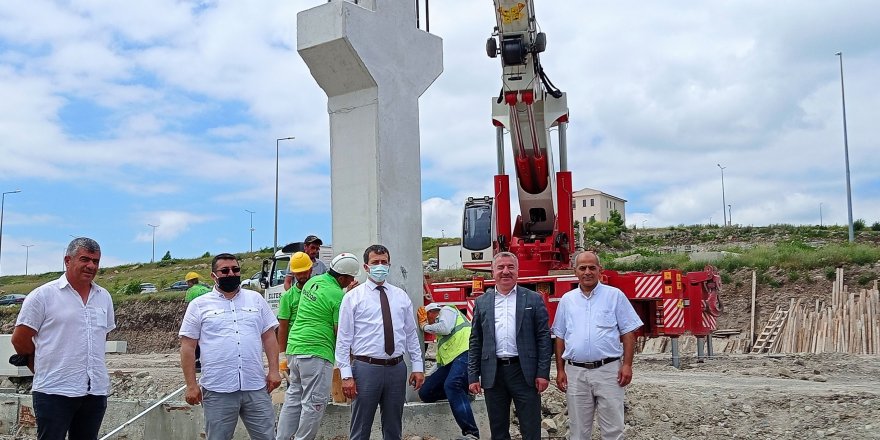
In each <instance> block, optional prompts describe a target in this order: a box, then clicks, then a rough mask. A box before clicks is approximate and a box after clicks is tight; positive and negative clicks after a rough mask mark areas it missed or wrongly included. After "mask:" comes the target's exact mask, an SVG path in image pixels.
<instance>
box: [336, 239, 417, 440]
mask: <svg viewBox="0 0 880 440" xmlns="http://www.w3.org/2000/svg"><path fill="white" fill-rule="evenodd" d="M364 262H365V264H364V269H365V270H366V271H367V273H368V274H369V276H368V278H367V281H366V282H365V283H363V284H361V285H359V286H357V287H356V288H354V289H352V290H350V291H349V292H348V293H347V294H346V295H345V297H344V298H343V299H342V305H341V306H340V308H339V331H338V334H337V337H336V365H337V366H338V367H339V371H340V373H341V375H342V391H343V393H344V394H345V396H346V397H348V398H351V399H354V400H353V401H352V407H351V429H350V436H349V439H350V440H369V438H370V430H371V429H372V427H373V419H374V418H375V416H376V407H377V406H378V407H380V408H381V412H382V414H381V417H382V438H383V439H385V440H400V439H401V438H402V437H403V404H404V402H405V400H406V383H407V378H406V364H405V363H404V362H403V355H404V352H406V353H407V354H409V357H410V362H411V363H412V374H410V376H409V384H410V385H412V386H413V388H415V389H416V390H418V389H419V388H420V387H421V386H422V383H423V382H424V381H425V374H424V366H423V362H422V351H421V349H420V347H419V336H418V333H417V332H416V321H415V317H414V315H413V305H412V301H410V299H409V295H407V293H406V292H404V291H403V290H402V289H400V288H399V287H397V286H393V285H391V284H390V283H388V282H386V281H385V278H386V277H387V276H388V273H389V271H390V268H391V254H390V252H389V251H388V249H387V248H386V247H385V246H382V245H379V244H374V245H372V246H370V247H368V248H367V249H366V250H365V251H364Z"/></svg>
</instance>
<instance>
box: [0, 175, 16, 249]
mask: <svg viewBox="0 0 880 440" xmlns="http://www.w3.org/2000/svg"><path fill="white" fill-rule="evenodd" d="M20 192H21V190H20V189H17V190H15V191H5V192H3V196H0V254H2V252H3V208H4V207H5V205H6V194H15V193H20Z"/></svg>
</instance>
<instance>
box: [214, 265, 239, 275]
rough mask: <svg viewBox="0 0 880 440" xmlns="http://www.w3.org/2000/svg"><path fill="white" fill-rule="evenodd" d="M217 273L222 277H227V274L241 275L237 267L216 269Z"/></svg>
mask: <svg viewBox="0 0 880 440" xmlns="http://www.w3.org/2000/svg"><path fill="white" fill-rule="evenodd" d="M217 272H220V273H222V274H223V275H229V272H232V273H241V268H240V267H238V266H235V267H224V268H223V269H218V270H217Z"/></svg>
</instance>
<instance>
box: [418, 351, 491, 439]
mask: <svg viewBox="0 0 880 440" xmlns="http://www.w3.org/2000/svg"><path fill="white" fill-rule="evenodd" d="M467 363H468V353H467V352H464V353H462V354H460V355H458V357H456V358H455V359H454V360H453V361H452V362H450V363H448V364H446V365H444V366H442V367H439V368H437V370H436V371H434V373H432V374H431V375H430V376H428V377H427V378H426V379H425V383H424V384H423V385H422V387H421V388H420V389H419V398H420V399H422V402H427V403H432V402H436V401H438V400H443V399H448V400H449V407H450V408H451V409H452V416H453V417H455V423H458V427H459V428H461V434H462V435H468V434H471V435H473V436H475V437H479V436H480V429H479V428H477V422H476V420H474V412H473V410H471V400H470V398H468V378H467Z"/></svg>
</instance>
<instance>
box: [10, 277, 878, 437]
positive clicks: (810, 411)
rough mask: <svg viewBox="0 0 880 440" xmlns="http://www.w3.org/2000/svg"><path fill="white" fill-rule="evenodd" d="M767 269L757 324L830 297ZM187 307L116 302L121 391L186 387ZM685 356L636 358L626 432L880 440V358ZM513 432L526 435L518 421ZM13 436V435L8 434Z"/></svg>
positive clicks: (738, 281) (823, 287)
mask: <svg viewBox="0 0 880 440" xmlns="http://www.w3.org/2000/svg"><path fill="white" fill-rule="evenodd" d="M863 271H875V272H880V263H876V264H874V265H871V266H870V267H862V268H849V269H847V273H846V278H847V281H848V283H847V284H850V288H851V289H858V288H860V287H861V286H858V285H856V284H855V283H853V282H852V281H853V280H855V279H856V277H857V275H858V274H859V273H860V272H863ZM729 276H730V281H729V282H728V283H726V284H725V285H724V286H723V289H722V292H723V293H722V295H723V296H722V301H723V302H724V305H725V312H724V314H723V315H722V316H721V317H720V318H719V322H718V324H719V325H718V326H719V328H737V329H740V330H742V331H743V332H744V334H747V333H748V321H749V315H750V307H751V306H750V297H751V271H745V270H742V271H738V272H735V273H731V274H729ZM767 276H769V277H771V278H772V279H775V280H776V283H775V284H777V285H778V287H770V286H769V285H767V284H764V285H760V286H759V288H758V294H757V315H758V319H757V325H758V327H757V329H756V331H760V329H761V328H762V327H763V325H764V323H766V321H767V319H768V317H769V315H770V314H771V313H772V311H773V309H774V308H775V307H776V305H787V304H788V302H789V299H790V298H792V297H799V298H803V299H804V300H807V301H812V300H814V299H816V298H818V299H823V300H824V299H826V298H828V297H829V296H830V291H831V282H830V281H829V280H828V279H827V277H826V276H825V274H824V272H823V271H818V270H817V271H811V272H810V273H809V274H805V275H804V276H802V277H801V278H800V279H798V280H796V281H793V280H791V279H790V276H789V275H788V274H787V273H786V272H784V271H781V270H770V271H768V274H767ZM184 306H185V304H184V303H183V301H179V302H176V301H168V302H161V303H156V302H140V301H138V302H133V303H128V304H126V305H125V306H123V307H117V324H118V326H119V327H118V328H117V330H115V331H114V332H113V333H112V334H111V335H110V339H111V340H125V341H127V342H128V344H129V347H128V349H129V352H130V353H129V354H123V355H120V354H109V355H108V356H107V361H108V365H109V370H110V372H111V378H112V389H113V397H116V398H124V399H143V400H156V399H159V398H161V397H162V396H164V395H166V394H167V393H170V392H172V391H175V390H177V389H178V388H180V387H181V386H182V385H183V376H182V373H181V371H180V367H179V357H178V354H177V351H176V348H177V346H178V343H177V336H176V334H177V329H178V328H179V326H180V319H181V317H182V316H183V310H184ZM13 319H14V317H13V318H11V319H6V320H4V321H5V322H2V324H0V330H3V331H10V330H11V328H12V325H13V322H14V321H13ZM682 345H683V347H684V346H686V345H687V344H682ZM683 356H684V357H683V358H682V367H683V368H682V369H681V370H677V369H674V368H673V367H672V366H671V359H670V355H669V354H663V355H638V356H637V357H636V362H635V365H634V380H633V383H632V384H631V385H630V386H629V387H628V388H627V403H626V424H627V428H626V438H628V439H635V440H661V439H663V440H673V439H682V440H684V439H730V438H740V439H795V438H796V439H798V440H805V439H815V438H824V437H832V438H840V439H872V438H877V439H880V356H857V355H845V354H822V355H804V354H789V355H743V354H718V355H717V356H716V357H714V358H712V359H709V360H706V361H704V362H698V361H697V360H696V359H695V358H694V357H693V356H692V354H690V355H689V354H688V353H683ZM553 372H555V367H554V368H551V374H552V373H553ZM0 386H3V387H11V386H17V387H18V389H19V390H20V391H22V392H27V391H29V383H27V382H25V383H21V384H12V383H10V382H8V380H4V381H3V383H2V384H0ZM175 400H182V398H180V399H175ZM543 413H544V414H543V417H544V422H543V424H544V428H545V432H544V434H545V437H546V438H566V434H567V421H568V418H567V415H566V412H565V397H564V394H563V393H561V392H559V391H558V390H556V388H555V387H554V386H552V385H551V388H550V389H549V390H548V391H547V392H545V394H544V395H543ZM512 431H513V433H514V434H518V432H516V431H517V430H516V427H515V426H514V427H513V428H512ZM483 434H484V435H483V437H484V438H487V437H488V433H483ZM6 438H11V437H4V436H2V435H0V440H4V439H6ZM595 438H598V437H595ZM425 440H431V438H430V437H425ZM441 440H445V439H441Z"/></svg>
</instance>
